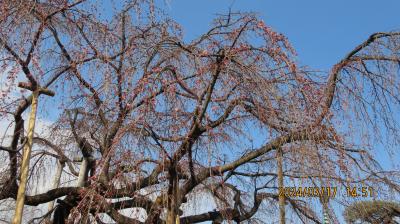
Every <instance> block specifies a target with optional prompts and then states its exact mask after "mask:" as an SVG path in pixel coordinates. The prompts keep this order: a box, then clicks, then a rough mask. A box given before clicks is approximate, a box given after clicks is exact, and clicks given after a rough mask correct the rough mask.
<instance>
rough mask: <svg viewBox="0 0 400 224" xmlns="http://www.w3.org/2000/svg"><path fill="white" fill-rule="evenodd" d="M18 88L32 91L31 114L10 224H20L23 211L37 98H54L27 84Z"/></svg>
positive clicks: (51, 93) (43, 90) (52, 94)
mask: <svg viewBox="0 0 400 224" xmlns="http://www.w3.org/2000/svg"><path fill="white" fill-rule="evenodd" d="M18 86H19V87H21V88H25V89H28V90H31V91H32V103H31V113H30V115H29V124H28V137H27V141H26V143H25V145H24V151H23V153H22V162H21V171H20V172H21V175H20V178H21V179H20V183H19V187H18V193H17V200H16V205H15V214H14V218H13V220H12V224H21V221H22V214H23V210H24V203H25V192H26V185H27V183H28V176H29V161H30V158H31V152H32V143H33V133H34V131H35V121H36V113H37V104H38V97H39V94H40V93H43V94H45V95H49V96H54V92H52V91H50V90H47V89H43V88H40V87H36V88H34V87H32V85H30V84H29V83H28V84H27V83H19V84H18Z"/></svg>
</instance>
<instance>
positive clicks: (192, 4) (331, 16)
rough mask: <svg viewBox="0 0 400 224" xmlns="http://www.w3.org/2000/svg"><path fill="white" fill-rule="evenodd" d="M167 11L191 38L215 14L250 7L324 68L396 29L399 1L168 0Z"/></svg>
mask: <svg viewBox="0 0 400 224" xmlns="http://www.w3.org/2000/svg"><path fill="white" fill-rule="evenodd" d="M166 2H167V3H166V4H167V6H166V9H167V10H166V11H167V12H168V13H169V14H170V15H172V17H173V18H174V19H176V20H177V21H178V22H179V23H180V24H181V25H182V27H183V29H184V31H185V39H187V40H190V39H192V38H194V37H196V36H197V35H199V34H201V33H203V32H204V31H207V29H208V28H209V25H210V22H211V20H212V18H214V17H215V14H216V13H224V12H228V9H229V7H230V6H232V9H233V11H235V10H240V11H254V12H257V13H258V14H259V16H260V17H261V18H263V19H264V21H265V22H266V24H268V25H270V26H272V27H273V28H274V29H275V30H276V31H278V32H281V33H283V34H285V35H286V36H287V37H288V38H289V40H290V41H291V43H292V44H293V46H294V47H295V49H296V50H297V53H298V61H299V62H300V63H301V64H302V65H308V66H310V67H311V68H313V69H322V70H327V69H329V68H330V66H331V65H333V64H335V62H337V61H338V60H339V59H340V58H342V57H343V56H344V55H345V54H346V53H347V52H348V51H350V50H351V49H352V48H353V47H355V46H356V45H357V44H358V43H360V42H362V41H363V40H365V39H366V38H368V36H369V35H370V34H372V33H374V32H382V31H391V30H394V29H398V30H400V0H325V1H324V0H235V1H234V0H201V1H195V0H166Z"/></svg>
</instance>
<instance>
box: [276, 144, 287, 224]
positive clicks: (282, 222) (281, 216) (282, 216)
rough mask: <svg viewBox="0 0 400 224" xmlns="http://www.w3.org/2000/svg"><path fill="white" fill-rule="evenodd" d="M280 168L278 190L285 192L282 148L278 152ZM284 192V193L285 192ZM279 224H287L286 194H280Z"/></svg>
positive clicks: (278, 165) (277, 157)
mask: <svg viewBox="0 0 400 224" xmlns="http://www.w3.org/2000/svg"><path fill="white" fill-rule="evenodd" d="M276 154H277V156H276V160H277V167H278V189H282V190H283V152H282V149H281V148H278V149H277V150H276ZM283 192H284V191H283ZM278 197H279V223H280V224H285V222H286V220H285V219H286V218H285V194H279V196H278Z"/></svg>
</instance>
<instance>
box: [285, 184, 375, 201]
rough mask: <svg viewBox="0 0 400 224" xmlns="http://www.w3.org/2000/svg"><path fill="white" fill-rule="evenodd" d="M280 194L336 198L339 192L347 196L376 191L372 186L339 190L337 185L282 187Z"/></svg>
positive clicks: (367, 194) (359, 195)
mask: <svg viewBox="0 0 400 224" xmlns="http://www.w3.org/2000/svg"><path fill="white" fill-rule="evenodd" d="M278 189H279V191H278V192H279V193H278V195H279V196H285V197H292V198H293V197H315V198H317V197H318V198H320V197H329V198H334V197H336V196H337V194H338V193H342V194H341V196H345V197H353V198H354V197H373V196H374V195H375V194H376V192H375V191H374V189H373V188H372V187H364V186H347V187H345V188H344V189H342V191H341V192H339V191H338V188H337V187H328V186H327V187H280V188H278Z"/></svg>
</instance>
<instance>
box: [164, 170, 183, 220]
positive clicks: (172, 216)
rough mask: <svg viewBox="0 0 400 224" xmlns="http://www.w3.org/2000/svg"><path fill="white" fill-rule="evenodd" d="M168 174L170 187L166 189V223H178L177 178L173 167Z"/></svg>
mask: <svg viewBox="0 0 400 224" xmlns="http://www.w3.org/2000/svg"><path fill="white" fill-rule="evenodd" d="M169 174H170V181H169V182H170V187H169V189H168V206H167V220H166V221H167V224H179V223H180V216H179V205H180V204H179V179H178V174H177V171H176V169H175V168H172V169H171V170H170V172H169Z"/></svg>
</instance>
